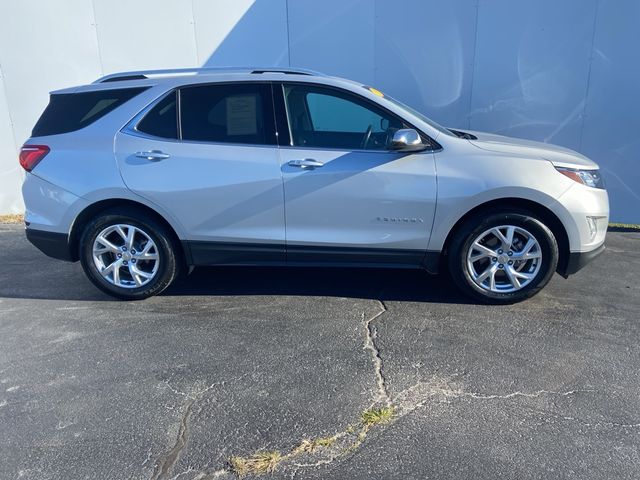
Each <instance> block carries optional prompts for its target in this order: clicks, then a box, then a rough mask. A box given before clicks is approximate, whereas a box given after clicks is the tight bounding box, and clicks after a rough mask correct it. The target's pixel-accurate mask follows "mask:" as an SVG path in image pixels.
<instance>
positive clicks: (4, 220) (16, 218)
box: [0, 214, 24, 223]
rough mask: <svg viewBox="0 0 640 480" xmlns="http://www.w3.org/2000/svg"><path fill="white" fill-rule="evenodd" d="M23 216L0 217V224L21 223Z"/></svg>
mask: <svg viewBox="0 0 640 480" xmlns="http://www.w3.org/2000/svg"><path fill="white" fill-rule="evenodd" d="M23 222H24V215H18V214H11V215H0V223H23Z"/></svg>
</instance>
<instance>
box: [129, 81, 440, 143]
mask: <svg viewBox="0 0 640 480" xmlns="http://www.w3.org/2000/svg"><path fill="white" fill-rule="evenodd" d="M241 83H262V84H269V85H270V86H271V88H272V91H273V88H276V87H277V86H279V87H280V88H281V89H282V98H283V102H284V107H285V113H286V115H287V127H288V128H289V138H290V142H291V143H292V142H293V136H292V135H291V127H290V125H289V110H288V107H287V102H286V100H285V99H284V84H285V83H298V84H303V85H312V86H317V87H325V88H328V89H334V90H338V91H341V92H344V93H347V94H351V95H356V96H358V97H359V98H362V99H363V100H364V101H366V102H367V103H373V104H375V105H376V106H378V107H379V108H381V109H383V110H384V111H386V112H388V113H390V114H391V115H395V116H398V117H400V118H401V119H402V121H403V122H405V123H407V125H409V126H411V128H414V129H415V130H417V131H418V132H419V133H420V134H422V135H424V136H426V137H427V138H428V139H429V140H430V141H431V142H433V143H435V145H437V146H438V148H436V147H435V146H433V147H429V148H426V149H424V150H422V151H418V152H409V153H407V152H398V151H397V150H389V149H385V150H379V149H378V150H372V149H362V148H354V149H345V148H323V147H305V146H295V145H280V144H276V145H272V144H268V143H230V142H206V141H201V140H184V139H183V138H181V137H182V130H181V128H180V127H181V125H180V124H181V117H182V114H181V111H180V97H181V95H180V90H181V89H182V88H188V87H190V86H201V85H222V84H232V85H233V84H241ZM176 92H177V93H176ZM172 93H176V97H177V98H176V108H177V112H178V114H177V117H178V136H179V137H180V138H167V137H158V136H156V135H151V134H149V133H145V132H141V131H140V130H138V129H137V126H138V124H139V123H140V122H142V120H143V119H144V117H145V116H146V115H147V114H148V113H149V112H150V111H151V110H152V109H153V108H154V107H155V106H156V105H157V104H158V103H160V102H161V101H162V100H164V99H165V98H166V97H168V96H169V95H171V94H172ZM271 101H272V105H273V107H272V109H273V113H274V115H275V99H274V98H273V94H272V96H271ZM120 132H122V133H125V134H127V135H131V136H134V137H139V138H144V139H147V140H154V141H163V142H168V143H180V144H194V145H212V146H224V145H230V146H236V147H257V148H285V149H298V150H313V151H320V150H321V151H327V152H369V153H384V154H402V153H404V154H405V155H407V154H412V155H416V154H424V153H438V152H441V151H442V150H443V147H442V145H440V144H439V143H438V142H436V141H435V140H434V139H432V138H431V137H430V136H429V135H427V134H426V133H424V132H423V131H422V130H421V129H419V128H416V127H415V126H414V125H413V124H412V123H411V122H407V120H406V119H405V118H404V117H401V116H400V115H398V114H396V113H394V112H391V111H389V110H388V109H386V108H385V107H384V106H383V105H379V104H378V103H375V102H373V101H372V100H369V99H368V98H366V97H364V96H362V95H359V94H357V93H355V92H352V91H351V90H346V89H343V88H340V87H335V86H333V85H326V84H323V83H315V82H284V81H268V82H265V81H255V80H245V81H225V82H208V83H194V84H185V85H180V86H176V87H174V88H172V89H171V90H169V91H167V92H164V93H163V94H162V95H160V96H159V97H158V98H156V99H155V100H153V101H152V102H151V103H149V104H148V105H147V106H146V107H144V108H143V109H142V110H141V111H140V112H138V113H137V114H136V115H134V117H133V118H132V119H131V120H129V122H128V123H127V124H126V125H125V126H124V127H122V128H121V129H120ZM276 137H277V125H276Z"/></svg>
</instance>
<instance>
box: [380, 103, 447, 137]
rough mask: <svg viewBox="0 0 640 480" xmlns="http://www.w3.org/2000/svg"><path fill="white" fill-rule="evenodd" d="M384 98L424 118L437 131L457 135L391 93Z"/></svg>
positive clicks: (421, 118)
mask: <svg viewBox="0 0 640 480" xmlns="http://www.w3.org/2000/svg"><path fill="white" fill-rule="evenodd" d="M384 98H385V99H386V100H389V101H390V102H391V103H393V104H394V105H396V106H398V107H400V108H402V109H404V110H406V111H407V112H409V113H411V114H412V115H414V116H416V117H418V118H419V119H420V120H422V121H423V122H424V123H427V124H429V125H430V126H431V127H433V128H435V129H436V130H437V131H439V132H440V133H443V134H445V135H448V136H450V137H453V136H455V135H454V134H453V133H451V131H450V130H448V129H446V128H444V127H443V126H442V125H440V124H439V123H436V122H434V121H433V120H431V119H430V118H428V117H425V116H424V115H423V114H422V113H420V112H418V111H417V110H415V109H413V108H411V107H410V106H408V105H405V104H404V103H402V102H401V101H400V100H396V99H395V98H393V97H390V96H389V95H387V94H385V96H384Z"/></svg>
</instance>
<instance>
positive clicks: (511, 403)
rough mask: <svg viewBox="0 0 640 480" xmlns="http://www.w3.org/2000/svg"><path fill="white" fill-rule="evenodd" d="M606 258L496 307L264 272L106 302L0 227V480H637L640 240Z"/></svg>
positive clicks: (384, 282)
mask: <svg viewBox="0 0 640 480" xmlns="http://www.w3.org/2000/svg"><path fill="white" fill-rule="evenodd" d="M607 245H608V248H607V250H606V252H605V253H604V254H603V255H602V256H601V257H600V258H598V259H597V260H596V261H594V263H593V264H591V265H589V266H588V267H586V269H584V270H583V271H581V272H579V273H578V274H576V275H575V276H572V277H570V278H569V280H565V279H563V278H561V277H560V276H558V275H556V276H555V277H554V278H553V280H552V281H551V283H550V284H549V285H548V287H547V288H546V289H544V290H543V292H541V293H540V294H539V295H538V296H536V297H534V298H533V299H531V300H529V301H526V302H524V303H521V304H517V305H511V306H499V307H495V306H485V305H478V304H474V303H471V302H469V301H468V300H467V299H466V298H464V297H462V296H461V295H460V294H459V293H458V292H457V291H456V290H455V289H454V287H453V286H452V285H451V284H450V282H449V281H448V280H447V279H446V277H430V276H428V275H426V274H424V273H422V272H419V271H402V270H392V271H386V270H366V269H343V270H342V269H341V270H331V269H271V268H235V269H234V268H200V269H196V270H195V271H194V272H193V274H192V275H191V276H190V277H189V278H188V279H187V280H186V281H184V282H182V283H181V284H179V285H176V286H173V287H171V288H170V289H169V290H168V291H166V292H165V293H164V294H162V295H160V296H158V297H154V298H151V299H148V300H145V301H141V302H121V301H116V300H113V299H111V298H109V297H107V296H105V295H103V294H102V293H100V292H99V291H98V290H96V289H95V288H94V287H93V286H92V285H91V284H90V283H89V281H88V280H87V279H86V278H85V277H84V275H83V273H82V269H81V267H80V265H79V264H70V263H64V262H59V261H56V260H53V259H49V258H47V257H45V256H44V255H43V254H41V253H40V252H38V251H37V250H36V249H35V248H34V247H32V246H31V245H30V244H29V243H28V242H27V241H26V239H25V238H24V232H23V230H22V228H21V227H20V226H19V225H0V457H1V458H2V461H0V478H1V479H65V480H67V479H85V478H86V479H169V478H179V479H182V480H189V479H191V480H193V479H200V480H203V479H214V478H215V479H227V478H229V479H232V478H236V474H235V473H233V472H232V471H231V469H232V466H233V467H235V469H236V470H237V471H238V472H242V469H245V471H246V472H247V473H246V476H247V478H253V477H258V478H275V479H281V478H282V479H285V478H286V479H289V478H296V479H331V478H336V479H395V478H401V479H438V480H443V479H500V478H504V479H565V478H566V479H568V478H571V479H580V480H584V479H637V478H640V348H638V345H639V344H640V233H610V234H609V236H608V241H607ZM232 458H233V459H234V460H233V461H232V462H231V463H230V461H231V459H232ZM260 469H262V470H273V471H272V472H266V473H263V474H254V473H251V472H252V471H255V470H260Z"/></svg>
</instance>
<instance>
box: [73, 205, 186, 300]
mask: <svg viewBox="0 0 640 480" xmlns="http://www.w3.org/2000/svg"><path fill="white" fill-rule="evenodd" d="M144 217H145V216H144V215H143V214H140V215H138V214H136V213H131V212H130V211H128V212H126V211H125V210H124V209H123V210H120V209H116V210H110V211H107V212H104V213H102V214H101V215H100V216H98V217H97V218H95V219H94V220H93V221H92V222H90V223H89V224H88V225H87V226H86V228H85V230H84V232H83V234H82V237H81V239H80V261H81V263H82V268H83V269H84V271H85V273H86V275H87V277H88V278H89V280H91V282H93V284H94V285H96V286H97V287H98V288H99V289H100V290H102V291H103V292H106V293H107V294H109V295H112V296H114V297H117V298H121V299H125V300H140V299H143V298H147V297H150V296H152V295H156V294H158V293H160V292H161V291H163V290H164V289H165V288H167V287H168V286H169V285H170V284H171V282H172V281H173V280H174V279H175V278H176V276H177V275H178V273H179V272H178V267H179V261H178V257H177V254H176V251H175V247H174V245H173V242H172V237H171V235H170V234H169V232H168V231H167V229H166V228H165V227H164V226H162V225H160V224H158V223H156V222H155V221H153V220H150V219H147V218H144Z"/></svg>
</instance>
